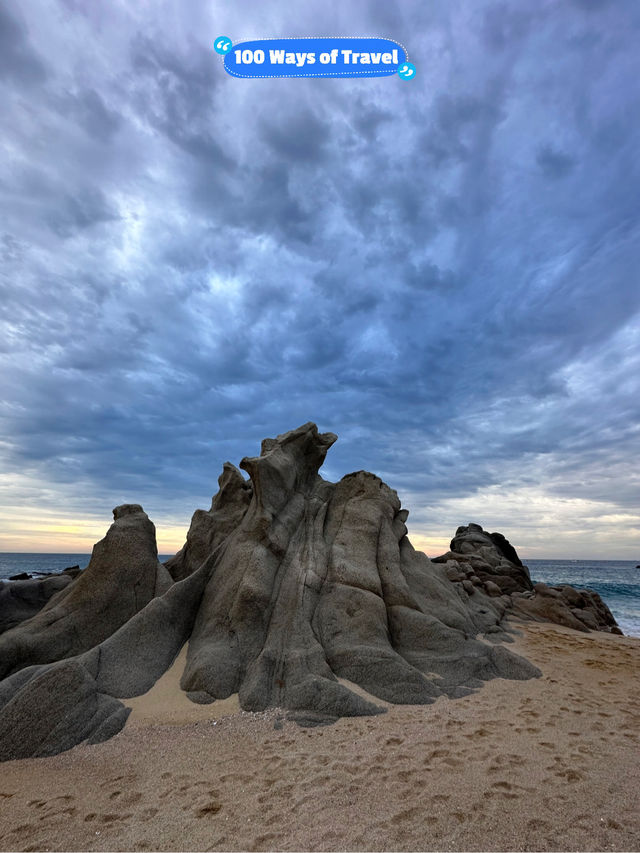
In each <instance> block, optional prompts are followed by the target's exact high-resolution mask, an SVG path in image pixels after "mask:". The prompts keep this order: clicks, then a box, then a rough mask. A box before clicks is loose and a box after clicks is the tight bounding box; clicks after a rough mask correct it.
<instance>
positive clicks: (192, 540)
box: [165, 462, 253, 581]
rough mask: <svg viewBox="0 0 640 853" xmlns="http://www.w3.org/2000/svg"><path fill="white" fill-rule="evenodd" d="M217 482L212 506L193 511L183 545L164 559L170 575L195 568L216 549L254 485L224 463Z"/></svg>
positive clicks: (184, 574)
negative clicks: (207, 509) (173, 554)
mask: <svg viewBox="0 0 640 853" xmlns="http://www.w3.org/2000/svg"><path fill="white" fill-rule="evenodd" d="M218 486H219V489H218V493H217V494H216V495H214V497H213V500H212V502H211V509H210V510H209V511H206V510H204V509H197V510H196V511H195V513H194V514H193V518H192V519H191V526H190V528H189V532H188V533H187V541H186V543H185V545H184V547H183V548H182V549H181V550H180V551H178V553H177V554H176V555H175V556H174V557H171V559H170V560H167V562H166V563H165V566H166V568H167V569H168V571H169V573H170V574H171V577H172V578H173V579H174V580H176V581H179V580H182V579H183V578H186V577H188V576H189V575H190V574H192V573H193V572H195V570H196V569H197V568H198V567H199V566H201V565H202V563H203V562H204V561H205V560H206V559H207V557H208V556H209V555H210V554H213V553H214V552H215V551H216V549H217V548H218V546H219V545H221V544H222V542H224V540H225V539H226V538H227V536H228V535H229V534H230V533H231V532H232V531H233V530H234V529H235V528H236V527H237V525H238V523H239V522H240V520H241V518H242V516H243V515H244V514H245V512H246V511H247V508H248V507H249V503H250V501H251V496H252V494H253V488H252V485H251V483H250V482H247V480H245V479H244V477H243V476H242V474H241V472H240V471H239V470H238V469H237V468H236V466H235V465H232V464H231V463H230V462H225V463H224V466H223V469H222V474H221V475H220V476H219V477H218Z"/></svg>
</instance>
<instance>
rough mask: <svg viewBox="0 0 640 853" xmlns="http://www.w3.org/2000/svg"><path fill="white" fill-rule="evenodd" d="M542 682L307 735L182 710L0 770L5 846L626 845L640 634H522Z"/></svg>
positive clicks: (157, 709) (183, 702)
mask: <svg viewBox="0 0 640 853" xmlns="http://www.w3.org/2000/svg"><path fill="white" fill-rule="evenodd" d="M518 628H520V629H521V630H522V635H521V636H520V637H519V638H518V639H517V642H516V644H515V645H514V648H515V650H517V651H520V652H522V653H523V654H525V655H526V656H527V657H528V658H529V659H530V660H531V661H533V662H534V663H536V664H537V665H538V666H539V667H540V668H541V670H542V672H543V677H542V678H540V679H534V680H530V681H524V682H514V681H506V680H503V679H496V680H494V681H491V682H488V683H487V684H485V686H484V687H483V688H482V689H481V690H479V691H478V692H477V693H475V694H474V695H472V696H468V697H466V698H463V699H458V700H455V701H450V700H447V699H444V698H441V699H439V700H438V701H437V702H436V703H435V704H434V705H431V706H426V707H422V706H420V707H419V706H404V707H399V706H394V707H389V710H388V712H387V713H386V714H384V715H381V716H379V717H368V718H367V717H360V718H350V719H341V720H339V721H338V722H337V723H336V724H335V725H332V726H326V727H320V728H312V729H303V728H300V727H298V726H297V725H296V724H295V723H292V722H287V721H284V720H283V715H282V714H280V713H279V712H278V711H277V710H272V711H269V712H266V713H263V714H248V713H244V712H242V711H240V710H239V709H238V705H237V700H236V699H235V698H231V699H229V700H227V701H226V702H219V703H214V704H213V705H209V706H198V705H194V704H192V703H190V702H189V701H188V700H187V699H186V697H185V696H184V695H183V694H181V693H180V691H179V688H178V679H179V672H180V669H181V666H182V658H183V656H184V654H185V651H184V650H183V652H182V653H181V658H179V659H178V660H177V661H176V664H175V665H174V667H173V668H172V669H171V670H170V671H169V672H167V673H166V674H165V676H164V677H163V678H162V679H161V680H160V681H159V682H158V683H157V684H156V685H155V686H154V687H153V688H152V690H151V691H149V693H147V694H146V695H145V696H142V697H139V698H138V699H135V700H129V702H128V704H130V705H131V706H132V708H133V711H132V714H131V717H130V719H129V722H128V723H127V726H126V728H125V729H124V731H123V732H121V733H120V734H119V735H117V736H116V737H114V738H113V739H112V740H110V741H108V742H106V743H104V744H101V745H97V746H90V747H88V746H80V747H76V748H75V749H73V750H71V751H69V752H67V753H64V754H61V755H57V756H55V757H52V758H43V759H31V760H25V761H12V762H7V763H5V764H4V765H3V766H2V774H1V777H0V778H1V782H0V847H1V849H2V850H637V849H638V847H639V845H640V808H639V806H640V801H639V794H638V792H639V791H640V761H639V758H640V751H639V748H638V746H639V741H640V680H639V677H638V673H639V671H640V666H639V665H640V639H635V638H627V637H615V636H612V635H608V634H601V633H591V634H581V633H578V632H574V631H572V630H570V629H565V628H559V627H557V626H551V625H528V626H526V627H524V626H520V625H518Z"/></svg>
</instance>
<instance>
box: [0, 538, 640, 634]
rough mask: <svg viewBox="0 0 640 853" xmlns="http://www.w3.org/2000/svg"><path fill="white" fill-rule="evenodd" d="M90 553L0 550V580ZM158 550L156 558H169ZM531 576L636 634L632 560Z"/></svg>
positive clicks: (637, 573) (556, 563) (544, 565)
mask: <svg viewBox="0 0 640 853" xmlns="http://www.w3.org/2000/svg"><path fill="white" fill-rule="evenodd" d="M90 556H91V555H90V554H7V553H0V580H6V579H7V578H8V577H9V576H10V575H17V574H19V573H21V572H28V573H30V574H31V573H33V572H61V571H62V570H63V569H66V568H67V567H69V566H80V568H81V569H84V568H85V567H86V565H87V563H88V562H89V558H90ZM169 556H171V555H169V554H161V555H160V557H159V559H160V560H162V561H164V560H168V559H169ZM523 562H525V563H526V565H527V566H529V571H530V573H531V579H532V580H533V581H534V583H535V582H537V581H542V582H543V583H546V584H551V585H553V584H562V583H567V584H570V585H571V586H575V587H577V588H578V589H585V588H588V589H593V590H595V591H596V592H598V593H600V595H601V596H602V598H603V599H604V601H605V603H606V604H607V606H608V607H609V609H610V610H611V612H612V613H613V615H614V616H615V618H616V621H617V623H618V625H620V628H621V629H622V630H623V631H624V633H625V634H627V635H628V636H630V637H640V569H639V568H637V567H636V566H637V562H634V561H632V560H526V561H523Z"/></svg>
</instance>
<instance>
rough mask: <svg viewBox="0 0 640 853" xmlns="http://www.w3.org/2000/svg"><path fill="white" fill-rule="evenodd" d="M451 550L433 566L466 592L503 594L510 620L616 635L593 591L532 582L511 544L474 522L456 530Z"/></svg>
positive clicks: (615, 626) (610, 617) (608, 614)
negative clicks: (439, 565) (440, 566)
mask: <svg viewBox="0 0 640 853" xmlns="http://www.w3.org/2000/svg"><path fill="white" fill-rule="evenodd" d="M449 547H450V549H451V550H450V551H448V552H447V553H446V554H443V555H442V556H441V557H434V560H433V562H435V563H444V564H445V566H446V569H445V571H446V573H447V577H448V578H449V580H451V581H453V582H454V583H460V584H462V585H463V588H465V589H466V590H467V591H468V592H472V591H473V589H474V587H475V588H478V587H480V588H482V589H483V590H484V591H485V592H486V593H488V594H489V595H502V594H504V593H507V594H508V596H509V598H508V599H504V600H505V602H506V604H507V607H508V609H509V612H510V615H511V616H516V617H518V618H520V619H525V620H534V621H536V622H555V623H556V624H558V625H564V626H566V627H567V628H574V629H575V630H577V631H589V630H594V631H607V632H609V633H614V634H621V633H622V631H621V630H620V628H619V627H618V624H617V622H616V620H615V618H614V616H613V614H612V613H611V611H610V610H609V608H608V607H607V605H606V604H605V603H604V601H603V600H602V598H601V597H600V596H599V595H598V593H597V592H595V591H594V590H590V589H582V590H580V589H574V588H573V587H572V586H568V585H566V584H563V585H560V586H547V585H546V584H543V583H536V584H534V583H533V582H532V581H531V577H530V575H529V569H528V568H527V567H526V566H523V565H522V561H521V560H520V558H519V557H518V554H517V553H516V550H515V548H514V547H513V545H512V544H511V543H510V542H509V541H508V540H507V539H505V537H504V536H503V535H502V534H501V533H487V532H486V531H485V530H483V529H482V527H481V526H480V525H479V524H469V525H468V526H467V527H459V528H458V529H457V530H456V535H455V536H454V537H453V539H452V540H451V544H450V546H449Z"/></svg>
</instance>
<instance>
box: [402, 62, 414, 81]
mask: <svg viewBox="0 0 640 853" xmlns="http://www.w3.org/2000/svg"><path fill="white" fill-rule="evenodd" d="M398 76H399V77H402V79H403V80H412V79H413V78H414V77H415V76H416V66H415V65H414V64H413V62H403V63H402V65H401V66H400V68H398Z"/></svg>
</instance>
